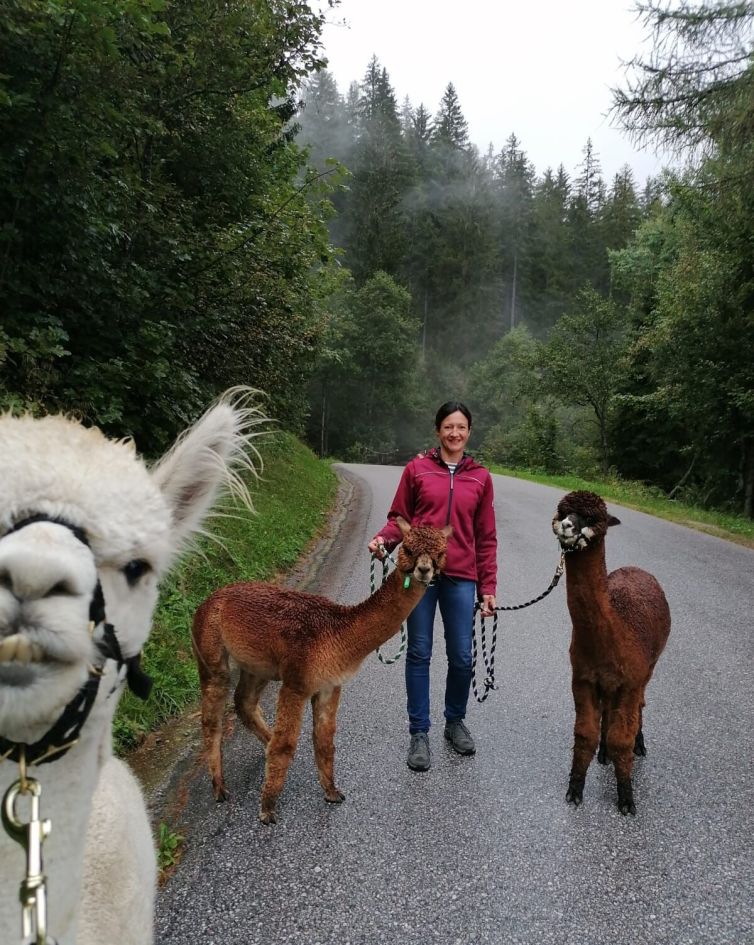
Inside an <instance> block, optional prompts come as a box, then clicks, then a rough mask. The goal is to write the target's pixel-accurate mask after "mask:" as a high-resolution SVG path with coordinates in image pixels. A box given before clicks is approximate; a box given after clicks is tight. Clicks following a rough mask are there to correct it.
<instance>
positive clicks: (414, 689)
mask: <svg viewBox="0 0 754 945" xmlns="http://www.w3.org/2000/svg"><path fill="white" fill-rule="evenodd" d="M475 600H476V583H475V582H474V581H467V580H463V579H461V578H449V577H445V576H441V577H440V578H439V580H438V581H437V582H436V583H434V584H431V585H430V586H429V587H428V588H427V590H426V593H425V594H424V597H422V599H421V601H420V602H419V604H418V606H417V607H415V608H414V610H413V611H412V612H411V613H410V614H409V617H408V648H407V650H406V695H407V697H408V722H409V731H410V732H411V734H412V735H415V734H416V733H417V732H428V731H429V726H430V721H429V661H430V659H431V658H432V630H433V626H434V622H435V611H436V610H437V605H438V603H439V605H440V614H441V616H442V622H443V626H444V628H445V651H446V653H447V656H448V676H447V680H446V683H445V718H446V719H447V720H448V721H449V722H458V721H460V720H461V719H462V718H464V716H465V715H466V703H467V702H468V699H469V687H470V685H471V637H472V631H473V618H474V602H475Z"/></svg>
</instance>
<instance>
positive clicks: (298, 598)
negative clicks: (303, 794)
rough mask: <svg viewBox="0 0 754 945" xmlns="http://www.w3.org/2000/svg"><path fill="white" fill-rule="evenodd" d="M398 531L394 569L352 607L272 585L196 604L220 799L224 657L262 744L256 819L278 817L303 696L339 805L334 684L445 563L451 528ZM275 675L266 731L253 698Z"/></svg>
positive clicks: (239, 704) (205, 720)
mask: <svg viewBox="0 0 754 945" xmlns="http://www.w3.org/2000/svg"><path fill="white" fill-rule="evenodd" d="M397 522H398V524H399V525H400V528H401V531H402V532H403V544H402V545H401V547H400V550H399V553H398V558H397V565H396V569H395V570H394V571H393V573H392V574H391V575H390V577H389V578H388V580H387V582H386V583H385V584H384V585H383V586H382V587H381V588H380V589H379V590H378V591H376V593H374V594H373V595H372V596H371V597H369V598H367V599H366V600H365V601H362V603H360V604H357V605H356V606H353V607H347V606H345V605H343V604H336V603H334V602H333V601H330V600H328V599H327V598H325V597H317V596H315V595H313V594H304V593H301V592H298V591H291V590H285V589H283V588H280V587H277V586H276V585H273V584H261V583H256V582H253V583H249V582H245V583H241V584H231V585H229V586H228V587H223V588H221V589H220V590H218V591H216V592H215V593H214V594H213V595H212V596H211V597H209V598H208V599H207V600H206V601H205V602H204V603H203V604H202V605H201V607H200V608H199V610H198V611H197V612H196V616H195V618H194V625H193V645H194V653H195V655H196V658H197V662H198V664H199V678H200V681H201V687H202V730H203V733H204V749H205V754H206V760H207V766H208V768H209V773H210V774H211V776H212V787H213V790H214V794H215V798H216V799H217V800H218V801H222V800H225V798H227V796H228V791H227V789H226V787H225V782H224V780H223V770H222V736H223V708H224V706H225V699H226V694H227V691H228V686H229V683H230V670H229V662H228V658H229V657H232V658H233V659H234V660H235V661H236V662H237V663H238V665H239V668H240V679H239V682H238V685H237V687H236V691H235V705H236V711H237V713H238V717H239V718H240V719H241V721H242V722H243V723H244V725H245V726H246V727H247V728H248V729H249V730H250V731H251V732H253V733H254V734H255V735H256V736H257V737H258V738H259V739H260V741H261V742H263V743H264V744H265V745H266V746H267V750H266V754H267V758H266V764H265V777H264V784H263V786H262V797H261V804H260V811H259V819H260V820H261V821H262V823H265V824H271V823H274V822H275V820H276V819H277V818H276V815H275V804H276V802H277V799H278V795H279V794H280V792H281V790H282V789H283V783H284V781H285V776H286V773H287V771H288V766H289V765H290V763H291V759H292V758H293V753H294V752H295V750H296V744H297V742H298V738H299V733H300V731H301V720H302V717H303V714H304V708H305V706H306V700H307V699H311V703H312V717H313V723H314V726H313V727H314V731H313V736H314V757H315V761H316V763H317V770H318V772H319V782H320V784H321V785H322V787H323V788H324V791H325V797H326V798H327V800H328V801H330V802H331V803H333V804H339V803H340V802H341V801H342V800H343V799H344V797H345V795H344V794H342V793H341V792H340V791H339V790H338V788H337V787H336V786H335V780H334V774H333V763H334V759H335V745H334V737H335V717H336V714H337V711H338V702H339V700H340V690H341V687H342V685H343V683H344V682H346V681H347V680H348V679H350V677H351V676H353V675H354V674H355V673H356V672H357V670H358V669H359V666H360V665H361V663H362V662H363V660H364V659H365V657H367V656H368V655H369V653H371V652H372V650H374V649H376V648H377V647H378V646H381V645H382V644H383V643H385V642H386V641H387V640H388V639H389V638H390V637H391V636H393V634H394V633H396V632H397V631H398V630H399V628H400V626H401V624H402V623H403V621H404V620H405V619H406V617H407V616H408V615H409V614H410V613H411V611H412V610H413V609H414V607H416V605H417V604H418V603H419V601H420V600H421V598H422V596H423V595H424V592H425V591H426V589H427V586H428V584H429V583H430V581H431V580H432V579H433V578H434V577H435V575H437V574H438V573H439V572H440V571H442V569H443V568H444V567H445V552H446V548H447V539H448V536H449V535H450V534H451V533H452V529H451V527H450V526H446V527H445V528H443V529H437V528H429V527H424V526H417V527H415V528H410V527H409V525H408V524H407V523H406V522H405V521H404V520H403V519H401V518H398V519H397ZM273 679H279V680H281V683H282V685H281V687H280V692H279V694H278V700H277V711H276V716H275V725H274V728H273V729H272V731H270V728H269V727H268V725H267V723H266V722H265V720H264V717H263V716H262V712H261V710H260V708H259V698H260V696H261V694H262V692H263V690H264V689H265V687H266V686H267V684H268V683H269V682H270V681H271V680H273Z"/></svg>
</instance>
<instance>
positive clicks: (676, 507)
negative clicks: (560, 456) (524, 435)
mask: <svg viewBox="0 0 754 945" xmlns="http://www.w3.org/2000/svg"><path fill="white" fill-rule="evenodd" d="M490 469H491V471H492V472H495V473H499V474H500V475H501V476H513V477H514V478H516V479H528V480H529V481H530V482H540V483H542V484H543V485H546V486H556V487H558V488H560V489H563V491H564V492H571V491H573V490H575V489H587V490H589V491H590V492H596V493H597V494H598V495H601V496H602V498H603V499H612V500H613V501H614V502H618V503H620V504H621V505H625V506H626V507H627V508H630V509H638V510H639V511H640V512H648V513H649V514H650V515H656V516H657V517H658V518H665V519H668V520H669V521H671V522H677V523H678V524H679V525H687V526H689V527H690V528H696V529H697V530H698V531H702V532H707V533H708V534H711V535H716V536H717V537H718V538H726V539H728V540H729V541H734V542H736V543H738V544H740V545H746V546H747V547H749V548H754V521H752V519H749V518H744V516H743V515H732V514H729V513H725V512H716V511H714V510H711V509H703V508H700V507H699V506H695V505H685V504H684V503H682V502H676V501H675V500H674V499H668V498H667V496H665V495H663V494H662V493H661V492H660V490H659V489H657V488H653V487H652V486H647V485H645V484H644V483H642V482H630V481H628V480H623V479H608V480H606V481H604V482H597V481H590V480H587V479H581V478H579V477H578V476H548V475H546V474H544V473H536V472H529V471H528V470H521V469H509V468H507V467H504V466H494V465H493V466H491V467H490Z"/></svg>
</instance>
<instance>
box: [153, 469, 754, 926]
mask: <svg viewBox="0 0 754 945" xmlns="http://www.w3.org/2000/svg"><path fill="white" fill-rule="evenodd" d="M341 470H342V471H344V473H345V475H346V476H347V477H348V480H349V482H352V483H353V484H354V491H353V494H352V495H351V497H350V498H349V499H348V500H347V501H345V500H344V501H343V503H342V508H341V513H342V521H341V524H340V529H339V534H338V538H337V541H336V542H334V544H333V545H332V547H331V548H330V550H329V553H328V555H327V557H326V559H325V562H324V566H323V568H322V570H321V572H320V578H319V583H318V584H314V585H312V586H314V587H315V588H316V590H318V591H321V592H325V593H328V594H330V595H331V596H335V597H336V598H337V599H339V600H343V601H347V602H348V601H357V600H359V599H361V598H363V597H364V596H366V592H367V588H368V559H367V556H366V554H365V552H364V547H365V544H366V541H367V540H368V538H369V537H371V535H372V534H373V533H374V532H375V530H376V529H377V528H378V527H379V525H380V524H381V523H382V521H383V520H384V516H385V513H386V510H387V507H388V504H389V501H390V498H391V497H392V494H393V491H394V488H395V485H396V483H397V479H398V475H399V472H400V470H398V469H395V468H391V467H375V466H355V465H353V466H347V467H341ZM495 489H496V495H497V501H496V513H497V519H498V527H499V536H500V572H501V588H500V594H499V602H500V603H507V604H511V603H519V602H522V601H524V600H528V599H530V598H531V597H533V596H535V595H536V594H538V593H539V592H540V591H541V590H543V589H544V588H545V587H546V586H547V584H548V583H549V581H550V578H551V577H552V573H553V571H554V568H555V565H556V563H557V557H558V556H557V550H556V545H555V541H554V539H553V537H552V534H551V531H550V520H551V518H552V514H553V512H554V509H555V506H556V504H557V500H558V499H559V498H560V495H561V494H562V493H560V492H559V491H557V490H555V489H551V488H548V487H544V486H539V485H534V484H531V483H526V482H522V481H519V480H513V479H507V478H502V477H495ZM610 508H611V511H613V512H614V513H615V514H617V515H618V516H619V517H620V518H621V519H622V521H623V524H622V525H621V526H620V527H617V528H613V529H611V530H610V533H609V536H608V567H609V568H611V569H612V568H615V567H619V566H620V565H623V564H629V563H630V564H638V565H640V566H642V567H645V568H647V569H648V570H650V571H652V572H653V573H654V574H655V575H656V576H657V577H658V578H659V580H660V581H661V582H662V584H663V585H664V587H665V589H666V593H667V596H668V599H669V601H670V606H671V611H672V615H673V629H672V632H671V637H670V641H669V644H668V647H667V649H666V651H665V653H664V655H663V657H662V659H661V660H660V664H659V666H658V668H657V671H656V673H655V677H654V679H653V681H652V683H651V684H650V686H649V689H648V693H647V703H648V704H647V709H646V713H645V726H644V729H645V733H646V738H647V745H648V751H649V754H648V756H647V757H646V758H644V759H640V760H638V761H637V764H636V766H635V768H634V772H635V776H634V783H635V792H636V801H637V807H638V815H637V816H636V817H635V818H633V817H622V816H621V815H620V814H619V813H618V811H617V808H616V803H615V782H614V776H613V774H612V771H611V770H607V769H604V768H601V767H600V766H598V765H597V764H596V763H595V764H594V765H593V766H592V768H591V769H590V772H589V777H588V779H587V787H586V791H585V803H584V805H583V807H581V808H580V809H579V810H574V809H573V808H571V807H569V806H568V805H567V804H566V803H565V800H564V795H565V791H566V786H567V776H568V770H569V764H570V748H571V731H572V725H573V709H572V703H571V696H570V689H569V666H568V641H569V621H568V614H567V609H566V601H565V593H564V590H563V588H562V587H559V588H558V589H556V591H554V592H553V593H552V594H551V595H550V596H549V597H548V598H546V599H545V600H544V601H543V602H541V603H539V604H537V605H535V606H534V607H531V608H529V609H527V610H524V611H519V612H516V613H513V614H511V615H506V616H505V617H504V620H503V622H502V633H501V635H500V638H499V641H498V656H497V678H498V682H499V684H500V688H499V691H498V692H495V693H493V694H492V696H491V697H490V698H489V699H488V700H487V702H486V703H485V704H484V705H483V706H478V705H476V704H474V705H473V706H472V707H471V709H470V712H469V716H468V719H467V721H468V723H469V725H470V728H471V729H472V731H473V733H474V735H475V737H476V739H477V745H478V752H477V755H476V756H475V757H473V758H460V757H458V756H456V755H453V754H452V753H451V752H449V751H448V749H447V748H446V747H445V745H444V744H443V739H442V718H441V714H442V712H441V710H442V703H441V698H442V687H443V677H444V655H443V652H442V647H441V646H440V647H439V648H438V650H437V652H438V658H437V659H435V660H434V661H433V683H432V685H433V690H432V692H433V713H434V721H435V727H434V728H433V730H432V732H431V736H430V737H431V743H432V748H433V767H432V770H431V771H430V772H429V773H427V774H421V775H419V774H414V773H412V772H410V771H409V770H408V768H407V767H406V765H405V761H404V759H405V752H406V747H407V735H406V724H405V717H404V715H405V697H404V690H403V679H402V675H403V669H402V664H398V666H393V667H385V666H383V665H382V664H380V663H379V662H378V661H377V659H376V658H375V657H370V658H369V659H368V660H367V661H366V663H365V664H364V667H363V668H362V671H361V673H360V675H359V676H358V677H357V678H356V679H354V680H352V682H351V683H350V685H349V686H348V687H347V688H346V690H345V692H344V698H343V700H342V702H341V709H340V713H339V731H338V737H337V757H336V770H337V771H338V772H339V778H338V782H339V786H340V787H341V788H342V789H343V790H344V791H345V792H346V795H347V799H346V802H345V803H344V804H342V805H340V806H339V807H332V806H330V805H327V804H326V803H325V801H324V800H323V797H322V794H321V790H320V788H319V785H318V783H317V778H316V773H315V768H314V762H313V758H312V753H311V749H310V738H309V732H310V730H311V721H310V719H309V718H307V719H305V722H304V733H303V735H302V740H301V742H300V744H299V750H298V753H297V755H296V758H295V759H294V762H293V764H292V766H291V769H290V772H289V775H288V781H287V784H286V787H285V790H284V793H283V795H282V796H281V800H280V803H279V814H280V822H279V823H278V825H277V826H275V827H263V826H262V825H261V824H259V823H258V821H257V807H258V797H259V787H260V783H261V779H262V774H263V754H262V749H261V746H260V745H259V743H258V742H257V741H256V740H255V739H253V738H252V737H251V736H249V735H248V734H247V733H246V732H245V731H243V730H242V729H240V727H239V730H237V731H235V732H234V735H233V737H232V738H231V739H230V742H229V747H228V749H227V751H226V757H227V767H226V775H227V780H228V782H229V787H230V789H231V791H232V792H233V800H232V801H231V802H230V803H228V804H225V805H215V804H214V802H213V801H212V798H211V793H210V789H209V784H208V780H207V779H206V777H205V776H204V775H203V774H200V775H198V776H197V777H195V778H194V779H193V780H189V790H188V794H187V797H188V802H187V806H186V808H185V810H184V813H183V830H184V832H185V833H186V835H187V837H188V840H189V843H188V848H187V852H186V855H185V858H184V860H183V862H182V864H181V866H180V868H179V869H178V871H177V873H176V875H175V876H174V877H173V878H172V880H171V881H170V882H169V883H168V885H167V886H166V887H165V888H164V890H163V891H162V894H161V896H160V899H159V904H158V917H157V935H156V941H157V942H158V943H160V945H173V943H175V945H178V943H180V945H194V943H196V945H199V943H201V945H236V943H237V945H241V943H244V945H262V943H264V945H267V943H275V945H282V943H288V942H290V943H296V945H373V943H375V945H376V943H384V945H414V943H415V945H420V943H421V945H427V943H432V945H435V943H436V945H472V943H473V945H483V943H505V945H507V943H510V945H518V943H521V945H548V943H553V945H555V943H557V945H603V943H604V945H608V943H609V945H748V943H754V920H753V918H752V906H751V903H752V895H751V893H752V888H753V887H752V874H753V870H752V866H753V861H754V856H753V855H752V842H753V841H752V837H754V803H753V802H754V796H753V793H754V792H753V791H752V783H753V782H752V758H753V757H754V751H753V749H754V744H753V741H754V739H753V737H752V730H753V729H752V698H753V697H752V693H753V692H754V687H753V686H752V682H753V680H752V649H753V645H752V613H754V582H753V581H752V574H753V573H754V551H751V550H749V549H746V548H742V547H738V546H736V545H732V544H729V543H726V542H723V541H721V540H719V539H716V538H713V537H710V536H707V535H704V534H700V533H698V532H694V531H691V530H688V529H685V528H683V527H681V526H678V525H673V524H669V523H667V522H663V521H660V520H657V519H653V518H651V517H649V516H646V515H643V514H641V513H638V512H633V511H630V510H627V509H622V508H620V507H618V506H614V505H611V506H610ZM391 642H393V643H395V642H397V638H396V640H395V641H391ZM268 705H269V703H268Z"/></svg>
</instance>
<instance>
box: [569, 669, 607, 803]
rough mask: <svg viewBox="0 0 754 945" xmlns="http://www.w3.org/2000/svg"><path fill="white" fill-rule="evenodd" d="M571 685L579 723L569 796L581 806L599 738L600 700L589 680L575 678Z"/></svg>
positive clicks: (571, 801) (575, 737) (575, 733)
mask: <svg viewBox="0 0 754 945" xmlns="http://www.w3.org/2000/svg"><path fill="white" fill-rule="evenodd" d="M571 688H572V689H573V701H574V705H575V706H576V724H575V725H574V727H573V763H572V765H571V776H570V779H569V781H568V791H567V793H566V800H567V801H570V803H572V804H575V805H576V806H577V807H578V805H579V804H580V803H581V802H582V800H583V799H584V781H585V780H586V772H587V769H588V767H589V764H590V763H591V760H592V756H593V755H594V751H595V749H596V748H597V742H598V741H599V733H600V700H599V697H598V695H597V691H596V689H595V687H594V686H592V685H591V684H590V683H586V682H581V681H578V682H577V681H576V680H574V681H573V683H572V686H571ZM608 747H609V746H608Z"/></svg>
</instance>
